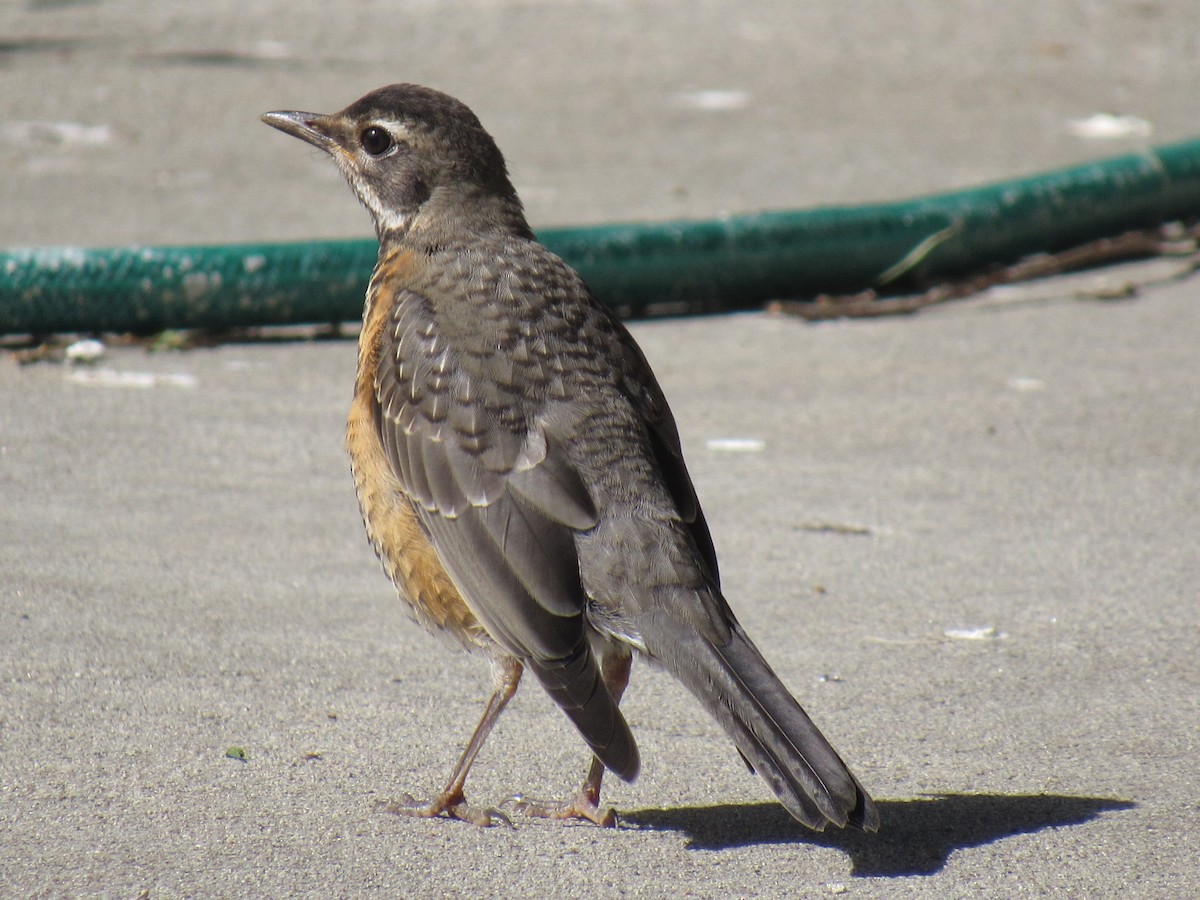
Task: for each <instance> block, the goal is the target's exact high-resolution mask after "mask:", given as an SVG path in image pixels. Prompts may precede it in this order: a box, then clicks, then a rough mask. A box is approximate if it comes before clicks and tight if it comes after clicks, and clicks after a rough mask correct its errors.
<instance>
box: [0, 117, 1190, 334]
mask: <svg viewBox="0 0 1200 900" xmlns="http://www.w3.org/2000/svg"><path fill="white" fill-rule="evenodd" d="M1197 216H1200V139H1196V140H1190V141H1186V142H1182V143H1177V144H1171V145H1166V146H1161V147H1156V148H1151V149H1147V150H1146V151H1145V152H1142V153H1135V154H1130V155H1126V156H1120V157H1115V158H1112V159H1108V160H1102V161H1097V162H1094V163H1089V164H1086V165H1081V166H1075V167H1071V168H1067V169H1061V170H1058V171H1054V172H1049V173H1045V174H1041V175H1036V176H1033V177H1029V178H1022V179H1018V180H1014V181H1007V182H1001V183H997V184H992V185H987V186H984V187H979V188H974V189H970V190H964V191H956V192H952V193H944V194H938V195H934V196H930V197H925V198H919V199H914V200H906V201H903V202H898V203H887V204H882V205H870V206H850V207H831V208H820V209H813V210H806V211H793V212H765V213H758V214H754V215H741V216H730V217H727V218H721V219H715V220H711V221H699V222H697V221H676V222H664V223H657V224H629V225H603V226H595V227H587V228H559V229H546V230H544V231H542V232H541V233H540V234H539V237H540V238H541V240H542V241H543V242H544V243H545V244H546V245H547V246H548V247H549V248H550V249H551V250H553V251H554V252H556V253H558V254H559V255H560V256H562V257H564V258H565V259H566V260H567V261H568V262H569V263H571V265H573V266H574V267H575V268H577V269H578V270H579V272H580V273H581V274H582V275H583V276H584V278H585V279H586V280H587V281H588V283H589V284H590V285H591V287H592V289H593V291H594V292H595V293H596V295H597V296H598V297H600V298H601V299H602V300H604V301H605V302H607V303H609V304H611V305H613V306H614V307H616V308H617V309H618V310H619V311H620V312H621V313H622V314H624V315H627V316H645V315H655V314H685V313H698V312H714V311H724V310H735V309H745V308H749V307H755V306H759V305H761V304H763V303H764V302H766V301H768V300H771V299H779V298H804V297H811V296H815V295H817V294H820V293H852V292H856V291H861V290H864V289H866V288H868V287H880V286H881V285H885V286H894V287H900V286H903V285H905V284H923V283H929V282H933V281H937V280H941V279H947V278H951V277H954V276H956V275H962V274H965V273H967V272H971V271H977V270H979V269H981V268H983V267H986V266H989V265H994V264H1003V263H1009V262H1012V261H1014V260H1016V259H1018V258H1020V257H1022V256H1025V255H1028V254H1030V253H1034V252H1043V251H1044V252H1054V251H1057V250H1062V249H1065V248H1067V247H1072V246H1076V245H1078V244H1082V243H1086V242H1088V241H1092V240H1098V239H1100V238H1103V237H1108V236H1112V235H1116V234H1119V233H1122V232H1124V231H1129V230H1133V229H1139V228H1149V227H1153V226H1155V225H1159V224H1162V223H1164V222H1170V221H1175V220H1185V219H1189V218H1194V217H1197ZM375 252H376V244H375V242H374V241H373V240H371V241H364V240H352V241H322V242H312V243H286V244H242V245H213V246H193V247H114V248H105V249H81V248H74V247H49V248H32V249H19V248H18V249H10V250H8V251H4V252H0V334H34V335H44V334H52V333H57V332H133V333H143V334H147V333H154V332H157V331H161V330H163V329H168V328H216V329H220V328H230V327H246V326H262V325H286V324H301V323H333V322H341V321H348V320H352V319H356V318H358V316H359V315H360V313H361V308H362V299H363V293H364V288H365V285H366V282H367V279H368V277H369V275H370V272H371V268H372V266H373V265H374V262H375Z"/></svg>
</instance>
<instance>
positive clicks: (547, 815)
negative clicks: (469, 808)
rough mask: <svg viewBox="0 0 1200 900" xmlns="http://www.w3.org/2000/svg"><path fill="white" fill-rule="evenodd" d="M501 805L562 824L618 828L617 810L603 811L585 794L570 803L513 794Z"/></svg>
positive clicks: (523, 813) (522, 813) (525, 814)
mask: <svg viewBox="0 0 1200 900" xmlns="http://www.w3.org/2000/svg"><path fill="white" fill-rule="evenodd" d="M500 805H501V806H502V807H512V809H513V811H514V812H517V813H520V814H521V815H524V816H530V817H534V818H541V819H555V820H557V821H560V822H564V821H566V820H568V819H583V820H585V821H587V822H591V823H592V824H593V825H599V826H600V827H601V828H616V827H618V821H617V811H616V810H615V809H612V808H611V807H610V808H609V809H601V808H600V807H599V806H598V805H597V804H596V802H595V801H594V800H592V799H591V798H590V797H588V796H585V795H583V794H581V795H580V796H578V797H576V798H575V799H574V800H569V801H563V800H534V799H532V798H530V797H526V796H525V795H524V794H513V795H512V796H511V797H509V798H508V799H506V800H505V801H504V802H503V803H501V804H500Z"/></svg>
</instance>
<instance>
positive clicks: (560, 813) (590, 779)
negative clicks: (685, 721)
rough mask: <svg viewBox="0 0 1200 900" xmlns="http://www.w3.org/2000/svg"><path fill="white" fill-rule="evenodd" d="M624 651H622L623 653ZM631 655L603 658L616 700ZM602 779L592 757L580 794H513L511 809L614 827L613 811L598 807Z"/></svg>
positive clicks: (597, 762) (613, 654)
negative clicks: (564, 797)
mask: <svg viewBox="0 0 1200 900" xmlns="http://www.w3.org/2000/svg"><path fill="white" fill-rule="evenodd" d="M622 651H624V652H622ZM632 662H633V656H632V655H631V654H630V653H629V652H628V651H625V649H624V648H621V650H618V651H612V652H609V653H607V654H605V655H604V656H603V657H602V662H601V674H602V676H603V678H604V684H605V686H606V687H607V688H608V690H609V692H610V693H611V694H612V696H613V699H614V700H616V701H617V702H618V703H619V702H620V701H621V695H622V694H624V693H625V687H626V685H628V684H629V667H630V665H631V664H632ZM603 779H604V764H603V763H602V762H600V760H598V759H597V758H596V757H595V756H593V757H592V764H591V765H590V766H589V767H588V773H587V777H586V778H585V779H584V780H583V786H582V787H580V788H579V793H577V794H576V795H575V797H574V798H573V799H571V800H565V801H564V800H533V799H530V798H528V797H522V796H516V797H512V798H510V799H509V801H508V802H509V803H511V804H512V807H513V809H515V810H516V811H517V812H519V813H522V814H523V815H526V816H537V817H541V818H548V819H558V820H560V821H562V820H566V819H585V820H587V821H588V822H592V823H594V824H596V825H599V826H600V827H601V828H615V827H616V826H617V812H616V810H614V809H612V808H609V809H601V807H600V782H601V781H602V780H603Z"/></svg>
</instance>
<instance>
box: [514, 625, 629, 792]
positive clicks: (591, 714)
mask: <svg viewBox="0 0 1200 900" xmlns="http://www.w3.org/2000/svg"><path fill="white" fill-rule="evenodd" d="M526 666H527V668H528V669H529V670H530V671H531V672H533V674H534V676H535V677H536V678H537V680H538V681H540V682H541V684H542V687H544V688H545V689H546V692H547V693H548V694H549V695H550V697H551V698H552V699H553V700H554V702H555V703H557V704H558V706H559V707H560V708H561V709H562V711H563V712H565V713H566V714H567V718H569V719H570V720H571V722H572V723H574V725H575V727H576V728H577V729H579V733H580V734H581V735H582V736H583V739H584V740H585V741H586V742H587V745H588V746H589V747H591V748H592V752H593V753H595V754H596V758H597V759H599V760H600V762H602V763H604V765H605V767H606V768H608V769H609V770H610V771H612V772H615V773H616V774H617V775H618V776H620V777H621V779H622V780H624V781H633V780H634V779H635V778H637V775H638V770H639V769H640V768H641V757H640V756H639V754H638V748H637V743H636V742H635V741H634V739H633V733H632V732H631V731H630V730H629V725H628V723H626V721H625V717H624V716H623V715H622V714H621V710H620V709H619V708H618V706H617V701H616V700H615V699H614V698H613V696H612V694H611V692H610V691H609V690H608V688H607V687H606V686H605V684H604V679H603V678H602V677H601V674H600V667H599V666H598V665H597V664H596V660H595V657H594V655H593V654H592V652H591V650H590V649H589V648H588V647H587V646H586V645H584V646H583V647H581V648H580V650H579V651H578V652H577V653H575V654H573V655H572V656H569V657H567V658H566V659H563V660H552V661H548V660H527V661H526Z"/></svg>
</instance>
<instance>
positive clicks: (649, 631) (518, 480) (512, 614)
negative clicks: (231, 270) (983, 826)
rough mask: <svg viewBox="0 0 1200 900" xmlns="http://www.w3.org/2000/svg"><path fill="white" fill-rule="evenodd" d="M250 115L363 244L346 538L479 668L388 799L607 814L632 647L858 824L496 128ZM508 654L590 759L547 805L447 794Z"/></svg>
mask: <svg viewBox="0 0 1200 900" xmlns="http://www.w3.org/2000/svg"><path fill="white" fill-rule="evenodd" d="M261 118H262V120H263V121H264V122H265V123H266V124H268V125H270V126H272V127H274V128H277V129H279V130H280V131H283V132H285V133H286V134H289V135H292V136H294V137H297V138H300V139H301V140H303V141H306V142H307V143H309V144H312V145H313V146H315V147H318V148H319V149H321V150H323V151H325V152H326V153H327V154H328V155H329V156H330V157H332V159H333V161H334V162H335V163H336V165H337V167H338V168H339V169H340V170H341V172H342V174H343V175H344V176H345V178H346V180H347V181H348V182H349V185H350V187H351V188H352V189H353V191H354V193H355V194H356V195H357V197H358V199H359V201H360V202H361V203H362V205H363V206H365V207H366V209H367V211H368V212H369V213H370V214H371V218H372V220H373V222H374V225H375V231H376V235H377V237H378V240H379V255H378V259H377V263H376V265H375V268H374V271H373V273H372V276H371V280H370V282H369V285H368V288H367V293H366V299H365V303H364V308H363V320H362V328H361V330H360V333H359V343H358V366H357V374H356V379H355V385H354V393H353V399H352V402H351V406H350V413H349V417H348V421H347V429H346V447H347V449H348V451H349V456H350V460H351V469H352V471H353V476H354V482H355V488H356V491H357V495H358V500H359V505H360V507H361V512H362V517H363V522H364V524H365V527H366V532H367V536H368V538H369V540H370V543H371V544H372V546H373V547H374V549H375V551H376V554H377V555H378V556H379V558H380V560H381V562H382V565H383V568H384V570H385V571H386V573H387V575H388V576H389V577H390V578H391V581H392V582H393V584H394V585H395V587H396V589H397V592H398V593H399V595H400V597H401V598H402V599H403V600H404V601H406V602H407V604H408V607H409V610H410V612H411V613H412V615H413V616H414V617H415V618H416V619H417V621H418V622H420V623H421V624H423V625H425V626H426V627H427V628H428V629H430V630H431V631H434V632H442V633H447V634H449V635H450V636H452V637H453V638H455V639H457V641H458V642H459V643H461V644H462V645H463V646H464V647H465V648H467V649H468V650H471V651H474V652H476V653H478V654H480V655H482V656H483V657H485V658H486V659H487V660H489V662H490V664H491V671H492V693H491V696H490V699H489V700H488V703H487V705H486V708H485V710H484V713H483V716H482V718H481V719H480V721H479V723H478V725H477V726H476V728H475V730H474V732H473V733H472V735H471V737H470V739H469V741H468V742H467V745H466V748H465V749H464V750H463V753H462V756H461V757H460V759H459V760H458V763H457V764H456V766H455V767H454V770H453V772H452V774H451V776H450V778H449V779H448V780H447V782H446V784H445V786H444V787H443V788H442V790H441V791H440V792H439V793H437V794H436V795H434V796H433V797H432V798H431V799H428V800H417V799H414V798H413V797H412V796H411V795H408V794H404V795H403V796H401V797H400V798H399V799H398V800H395V801H392V802H390V803H386V804H384V806H385V808H386V809H388V810H389V811H391V812H395V813H399V814H402V815H409V816H417V817H427V818H431V817H448V818H452V819H460V820H463V821H467V822H471V823H474V824H476V825H480V826H489V825H497V824H502V823H507V824H511V819H510V817H509V815H508V813H507V812H505V811H504V810H505V809H510V808H511V810H512V811H513V813H514V814H518V813H521V814H525V815H529V816H544V817H549V818H552V819H559V820H587V821H591V822H594V823H596V824H598V825H603V826H612V825H615V824H617V817H616V814H615V812H614V811H613V810H611V809H605V808H603V807H602V806H601V804H600V788H601V782H602V779H603V777H604V774H605V772H606V771H611V772H612V773H614V774H615V775H616V776H617V777H619V778H621V779H623V780H624V781H626V782H632V781H633V780H634V779H635V778H636V777H637V775H638V772H639V768H640V765H641V762H640V756H639V752H638V747H637V743H636V741H635V739H634V736H633V733H632V731H631V729H630V727H629V724H628V723H627V722H626V719H625V717H624V715H623V714H622V712H621V710H620V707H619V702H620V700H621V697H622V694H623V692H624V690H625V687H626V685H627V684H628V681H629V677H630V667H631V662H632V658H633V656H634V655H638V656H641V657H644V658H647V659H648V660H650V662H651V663H652V664H655V665H657V666H659V667H661V668H663V669H665V670H666V671H667V672H669V673H670V674H671V675H673V676H674V677H675V678H676V679H678V680H679V681H680V682H681V683H682V684H683V686H684V687H685V688H686V689H687V690H688V691H689V692H690V693H691V694H692V695H694V696H695V698H696V699H697V700H698V701H699V702H700V704H701V705H702V706H703V708H704V709H706V710H707V711H708V713H709V714H711V715H712V717H713V718H714V719H715V720H716V721H717V722H718V723H719V724H720V726H721V727H722V728H723V729H724V731H725V732H726V733H727V735H728V736H729V737H730V738H731V739H732V741H733V744H734V745H735V747H736V749H737V751H738V752H739V753H740V755H741V756H742V758H743V760H744V761H745V762H746V764H747V765H748V766H749V768H750V769H751V771H752V772H757V773H758V774H759V775H761V777H762V778H763V779H764V780H765V781H766V783H767V785H768V786H769V787H770V789H771V790H772V791H773V792H774V793H775V795H776V796H777V797H778V799H779V800H780V802H781V803H782V804H783V806H784V807H785V808H786V809H787V811H788V812H789V813H790V814H791V815H792V816H793V817H794V818H795V819H796V820H798V821H799V822H801V823H803V824H804V825H806V826H808V827H809V828H811V829H814V830H818V831H820V830H823V829H824V828H825V827H826V826H829V825H833V826H838V827H845V826H847V825H850V826H855V827H857V828H860V829H863V830H865V831H875V830H876V829H877V828H878V826H879V814H878V811H877V809H876V806H875V804H874V802H873V801H872V799H871V797H870V796H869V795H868V793H867V792H866V790H865V789H864V788H863V787H862V785H861V784H860V783H859V781H858V779H857V778H856V777H855V776H854V775H853V774H852V773H851V771H850V770H849V768H848V767H847V766H846V764H845V763H844V762H843V761H842V759H841V757H839V756H838V754H837V752H836V751H835V750H834V749H833V747H832V746H831V745H830V743H829V742H828V741H827V740H826V739H825V737H824V736H823V735H822V733H821V732H820V731H819V730H818V728H817V726H816V725H815V724H814V723H813V722H812V720H811V719H810V718H809V716H808V715H807V714H806V713H805V711H804V710H803V709H802V708H801V706H800V704H799V703H798V702H797V701H796V700H795V699H794V697H793V696H792V694H791V693H790V692H789V690H788V689H787V687H786V686H785V685H784V684H783V682H782V681H781V680H780V679H779V678H778V676H776V674H775V673H774V671H773V670H772V669H771V667H770V666H769V665H768V663H767V662H766V660H765V659H764V658H763V656H762V654H761V653H760V652H759V650H758V649H757V647H756V646H755V645H754V643H753V642H752V641H751V639H750V638H749V636H748V635H747V634H746V633H745V631H744V630H743V629H742V626H741V624H740V623H739V622H738V620H737V618H736V617H735V615H734V613H733V610H732V609H731V607H730V605H729V603H728V602H727V601H726V599H725V597H724V595H723V594H722V591H721V585H720V576H719V574H718V567H717V557H716V552H715V550H714V546H713V540H712V537H711V535H710V532H709V528H708V524H707V522H706V520H705V517H704V514H703V512H702V511H701V507H700V503H699V500H698V499H697V495H696V489H695V486H694V484H693V482H692V478H691V476H690V474H689V472H688V469H687V466H686V464H685V462H684V457H683V451H682V447H681V442H680V437H679V432H678V429H677V427H676V424H675V420H674V417H673V415H672V412H671V410H670V407H669V406H668V404H667V400H666V397H665V396H664V394H663V391H662V388H661V387H660V386H659V383H658V381H657V379H656V378H655V376H654V373H653V372H652V371H651V368H650V365H649V363H648V362H647V360H646V357H645V356H644V354H643V353H642V351H641V349H640V348H639V347H638V345H637V344H636V343H635V341H634V339H633V337H632V336H631V335H630V332H629V331H628V330H627V329H626V327H625V325H624V324H623V323H622V322H621V321H620V319H619V318H618V317H617V315H616V314H615V313H614V312H613V311H612V310H611V308H610V307H609V306H607V305H605V304H604V303H602V302H601V301H599V300H598V299H597V298H596V297H595V296H594V295H593V294H592V292H591V291H590V290H589V288H588V287H587V285H586V284H585V282H584V281H583V279H582V278H581V277H580V275H579V274H578V273H577V272H575V271H574V270H573V269H572V268H571V267H570V266H569V265H568V264H567V263H566V262H564V261H563V260H562V259H560V258H559V257H557V256H556V255H554V254H553V253H551V252H550V251H549V250H548V249H547V248H546V247H545V246H543V245H542V244H541V243H539V242H538V241H537V239H536V237H535V236H534V233H533V231H532V230H531V229H530V226H529V224H528V222H527V221H526V217H525V213H524V209H523V206H522V203H521V201H520V199H519V198H518V196H517V192H516V190H515V189H514V187H513V184H512V181H511V179H510V176H509V173H508V168H507V164H506V162H505V159H504V157H503V155H502V154H501V152H500V150H499V148H498V147H497V145H496V142H495V141H494V140H493V138H492V137H491V135H489V134H488V132H487V131H486V130H485V129H484V127H483V125H482V123H481V122H480V120H479V118H478V117H477V116H476V115H475V113H473V112H472V111H471V109H470V108H469V107H468V106H467V105H466V104H464V103H463V102H461V101H459V100H457V99H455V98H453V97H451V96H449V95H447V94H445V93H442V92H440V91H437V90H435V89H433V88H429V87H424V86H421V85H416V84H392V85H389V86H387V87H383V88H380V89H378V90H375V91H372V92H370V93H368V94H367V95H365V96H364V97H362V98H361V99H359V100H357V101H355V102H354V103H352V104H350V105H349V106H347V107H346V108H345V109H343V110H341V111H340V112H337V113H333V114H319V113H310V112H300V111H292V110H286V111H275V112H268V113H264V114H263V115H262V117H261ZM526 671H528V672H529V673H531V674H532V675H533V677H534V678H535V679H536V680H537V681H538V682H539V683H540V684H541V685H542V687H543V688H544V689H545V690H546V692H547V693H548V694H549V696H550V697H551V698H552V699H553V701H554V703H555V704H557V705H558V707H559V708H560V709H561V710H562V711H563V713H565V714H566V716H567V718H568V719H569V720H570V721H571V722H572V723H573V724H574V726H575V728H576V729H577V731H578V732H579V734H580V735H581V736H582V738H583V740H584V742H585V743H586V745H587V746H588V748H590V750H591V753H592V760H591V764H590V766H589V768H588V770H587V774H586V777H585V779H584V782H583V785H582V787H581V788H580V789H579V790H578V792H577V793H576V794H575V795H574V796H573V797H572V798H570V799H568V800H557V801H549V800H536V799H530V798H526V797H523V796H521V795H516V796H515V797H513V798H510V801H511V804H509V801H505V803H503V804H500V807H503V809H502V808H500V807H496V808H488V807H481V806H477V805H472V804H471V803H469V802H468V801H467V798H466V793H465V784H466V780H467V775H468V772H469V771H470V769H471V766H472V764H473V763H474V762H475V759H476V757H477V755H478V754H479V751H480V749H481V748H482V747H483V744H484V741H485V740H486V739H487V737H488V734H489V732H491V730H492V728H493V726H494V725H495V724H496V721H497V719H498V718H499V717H500V715H501V713H502V712H503V710H504V708H505V706H506V705H507V704H508V702H509V701H510V700H511V699H512V697H513V695H514V694H515V693H516V691H517V687H518V685H519V683H520V680H521V677H522V674H523V673H524V672H526Z"/></svg>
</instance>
